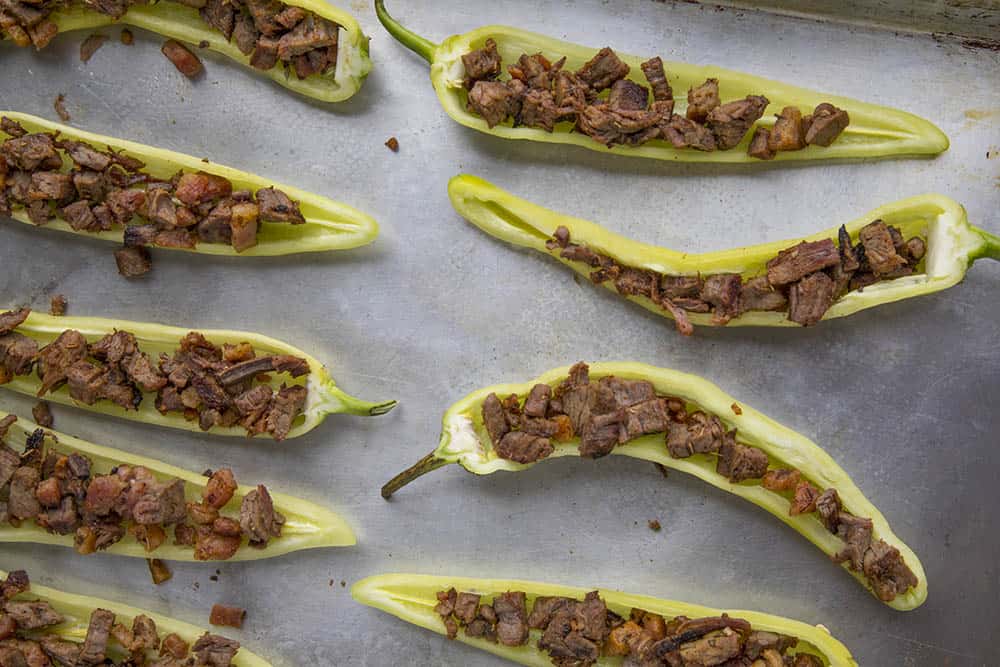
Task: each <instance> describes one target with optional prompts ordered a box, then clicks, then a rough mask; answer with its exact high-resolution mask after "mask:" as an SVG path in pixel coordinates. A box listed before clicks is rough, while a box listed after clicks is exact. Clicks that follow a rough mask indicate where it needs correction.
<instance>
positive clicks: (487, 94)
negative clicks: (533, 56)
mask: <svg viewBox="0 0 1000 667" xmlns="http://www.w3.org/2000/svg"><path fill="white" fill-rule="evenodd" d="M513 99H514V92H513V91H512V90H511V88H510V86H508V85H507V84H505V83H502V82H500V81H477V82H476V83H475V84H474V85H473V86H472V90H470V91H469V110H470V111H472V112H474V113H476V114H477V115H479V116H482V117H483V120H485V121H486V124H487V125H489V126H490V127H491V128H492V127H495V126H497V125H499V124H500V123H502V122H504V121H505V120H507V118H508V117H509V116H510V115H511V104H512V102H513Z"/></svg>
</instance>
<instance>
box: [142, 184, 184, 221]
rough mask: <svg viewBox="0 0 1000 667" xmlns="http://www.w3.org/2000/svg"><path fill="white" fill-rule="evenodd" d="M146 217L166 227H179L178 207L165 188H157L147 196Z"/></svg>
mask: <svg viewBox="0 0 1000 667" xmlns="http://www.w3.org/2000/svg"><path fill="white" fill-rule="evenodd" d="M146 211H147V213H146V217H147V218H149V219H150V220H151V221H152V222H155V223H156V224H159V225H163V226H165V227H174V226H176V225H177V207H176V206H175V205H174V200H173V198H172V197H171V196H170V193H169V192H168V191H167V190H166V189H165V188H155V189H150V190H148V191H147V194H146Z"/></svg>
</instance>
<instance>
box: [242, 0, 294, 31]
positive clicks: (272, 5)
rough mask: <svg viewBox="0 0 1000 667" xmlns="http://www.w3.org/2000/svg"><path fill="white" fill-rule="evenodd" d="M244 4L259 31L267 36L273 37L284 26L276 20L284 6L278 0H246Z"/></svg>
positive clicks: (282, 29)
mask: <svg viewBox="0 0 1000 667" xmlns="http://www.w3.org/2000/svg"><path fill="white" fill-rule="evenodd" d="M244 4H245V5H246V8H247V9H248V10H249V11H250V16H252V17H253V22H254V24H255V25H256V26H257V30H259V31H260V32H261V33H263V34H264V35H266V36H268V37H275V36H277V35H279V34H280V33H282V32H283V31H284V29H285V26H283V25H282V24H281V23H279V22H278V20H277V19H278V15H279V14H281V11H282V8H283V7H284V6H285V5H284V4H283V3H281V2H279V1H278V0H247V1H246V2H245V3H244Z"/></svg>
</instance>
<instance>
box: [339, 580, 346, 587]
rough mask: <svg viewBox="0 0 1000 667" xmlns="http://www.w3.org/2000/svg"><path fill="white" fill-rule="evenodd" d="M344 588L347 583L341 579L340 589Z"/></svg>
mask: <svg viewBox="0 0 1000 667" xmlns="http://www.w3.org/2000/svg"><path fill="white" fill-rule="evenodd" d="M344 586H347V582H346V581H344V580H343V579H341V580H340V587H341V588H343V587H344Z"/></svg>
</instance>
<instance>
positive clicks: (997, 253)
mask: <svg viewBox="0 0 1000 667" xmlns="http://www.w3.org/2000/svg"><path fill="white" fill-rule="evenodd" d="M976 233H977V234H979V235H980V236H982V237H983V241H985V242H986V243H985V244H984V245H983V247H982V248H980V249H979V252H978V253H976V256H975V258H974V259H978V258H980V257H989V258H990V259H995V260H997V261H1000V236H997V235H996V234H990V233H989V232H988V231H986V230H985V229H979V228H976Z"/></svg>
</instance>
